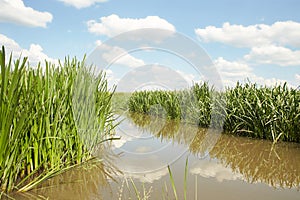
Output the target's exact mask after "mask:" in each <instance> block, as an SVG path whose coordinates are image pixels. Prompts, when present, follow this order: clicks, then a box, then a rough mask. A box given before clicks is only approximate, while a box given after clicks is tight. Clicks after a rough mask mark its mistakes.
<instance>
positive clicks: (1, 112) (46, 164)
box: [0, 47, 113, 197]
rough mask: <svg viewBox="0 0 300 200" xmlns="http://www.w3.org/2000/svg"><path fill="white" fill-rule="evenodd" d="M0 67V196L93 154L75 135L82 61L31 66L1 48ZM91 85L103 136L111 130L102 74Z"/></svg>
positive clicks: (108, 100)
mask: <svg viewBox="0 0 300 200" xmlns="http://www.w3.org/2000/svg"><path fill="white" fill-rule="evenodd" d="M0 65H1V74H0V128H1V131H0V186H1V188H0V189H1V190H0V197H1V195H4V194H6V193H9V192H11V191H13V190H18V191H27V190H30V189H32V188H33V187H34V186H36V185H37V184H39V183H40V182H42V181H43V180H45V179H47V178H49V177H52V176H53V175H55V174H58V173H60V172H62V171H63V170H65V169H68V168H70V167H72V166H74V165H77V164H80V163H82V162H85V161H87V160H89V159H91V158H92V157H93V155H92V154H91V152H90V151H89V150H90V146H89V147H86V146H85V141H83V139H82V137H81V136H80V134H79V130H78V127H77V126H76V123H75V120H74V116H73V115H74V113H73V111H72V102H73V101H72V100H73V99H72V98H73V95H72V92H73V90H74V81H75V79H76V78H75V77H76V75H77V73H78V72H79V70H80V69H83V68H85V66H84V61H82V62H80V61H78V60H77V59H76V58H74V59H69V58H66V59H65V61H64V63H59V66H54V65H51V64H50V63H49V62H45V67H41V65H38V66H37V67H36V68H35V69H34V68H31V67H30V66H29V63H28V61H27V58H23V59H21V58H20V59H17V60H15V61H13V60H12V56H10V57H9V58H8V59H6V58H5V49H4V47H2V50H1V51H0ZM95 84H96V86H97V87H95V88H96V90H95V91H93V92H95V93H96V95H97V98H98V99H97V103H96V112H97V116H98V121H101V122H102V125H101V128H100V129H101V130H100V131H102V132H103V133H104V134H103V135H102V136H103V137H104V136H105V135H108V134H110V131H111V130H112V128H113V124H112V120H113V119H112V114H111V106H110V99H111V96H112V92H111V91H110V90H109V89H108V88H107V83H106V80H105V75H104V74H101V75H100V78H99V79H97V80H96V81H95ZM83 89H84V88H83ZM98 131H99V130H98ZM99 140H100V141H95V142H94V144H98V143H99V142H101V138H99Z"/></svg>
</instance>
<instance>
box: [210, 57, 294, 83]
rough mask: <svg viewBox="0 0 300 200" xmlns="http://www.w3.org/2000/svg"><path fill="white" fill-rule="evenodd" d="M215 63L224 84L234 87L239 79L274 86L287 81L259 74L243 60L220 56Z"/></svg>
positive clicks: (241, 81) (242, 81)
mask: <svg viewBox="0 0 300 200" xmlns="http://www.w3.org/2000/svg"><path fill="white" fill-rule="evenodd" d="M214 64H215V67H216V68H217V70H218V72H219V74H220V76H221V78H222V81H223V84H224V85H225V86H229V87H234V86H235V85H236V83H237V81H239V82H240V83H244V82H247V81H248V80H249V81H250V82H252V83H257V84H258V85H263V86H264V85H266V86H274V85H278V84H283V83H284V82H287V81H286V80H282V79H277V78H264V77H261V76H257V75H256V74H255V73H254V72H253V69H252V68H251V67H250V66H249V65H248V64H247V63H244V62H241V61H240V62H239V61H228V60H225V59H224V58H222V57H219V58H218V59H216V60H215V61H214ZM289 86H291V87H294V85H292V84H289Z"/></svg>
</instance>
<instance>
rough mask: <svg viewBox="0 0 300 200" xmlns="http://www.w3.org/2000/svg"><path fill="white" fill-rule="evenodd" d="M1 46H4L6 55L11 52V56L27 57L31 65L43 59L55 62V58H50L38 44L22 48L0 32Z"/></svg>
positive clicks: (15, 57)
mask: <svg viewBox="0 0 300 200" xmlns="http://www.w3.org/2000/svg"><path fill="white" fill-rule="evenodd" d="M0 41H1V46H2V45H4V46H5V51H6V54H7V56H8V55H9V54H10V53H11V52H12V53H13V58H14V59H17V58H19V57H20V55H22V56H24V57H25V56H26V57H28V60H29V62H30V64H31V66H35V65H37V64H38V63H39V62H43V61H45V60H47V61H50V62H51V63H55V64H56V63H57V60H56V59H53V58H50V57H49V56H47V55H46V54H45V53H44V52H43V48H42V47H41V46H40V45H39V44H31V45H30V47H29V49H23V48H21V47H20V46H19V44H18V43H17V42H16V41H14V40H13V39H11V38H9V37H7V36H5V35H3V34H0Z"/></svg>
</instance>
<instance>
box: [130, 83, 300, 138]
mask: <svg viewBox="0 0 300 200" xmlns="http://www.w3.org/2000/svg"><path fill="white" fill-rule="evenodd" d="M128 105H129V110H130V111H132V112H138V113H145V114H150V115H156V116H166V117H167V118H168V119H176V120H181V121H184V122H192V123H195V122H196V123H197V124H198V125H199V126H200V127H212V128H223V130H224V131H226V132H230V133H232V134H235V135H241V136H247V137H254V138H261V139H268V140H272V141H273V142H274V143H276V142H277V141H279V140H283V141H292V142H300V126H299V124H300V91H299V90H297V89H293V88H289V87H288V86H287V84H286V83H285V84H283V85H277V86H273V87H266V86H258V85H256V84H252V83H246V84H244V85H242V84H240V83H237V84H236V86H235V87H234V88H227V89H226V90H225V91H224V92H217V91H215V90H214V89H213V88H210V87H209V86H208V84H207V83H204V84H201V85H200V84H195V85H194V86H193V87H192V88H191V89H190V90H184V91H140V92H134V93H133V94H132V95H131V97H130V99H129V103H128ZM154 105H155V106H154ZM157 105H160V106H157ZM153 107H154V108H160V109H151V108H153ZM153 110H154V111H153ZM162 113H163V114H162ZM211 116H213V117H211Z"/></svg>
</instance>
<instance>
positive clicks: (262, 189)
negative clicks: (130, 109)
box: [14, 114, 300, 200]
mask: <svg viewBox="0 0 300 200" xmlns="http://www.w3.org/2000/svg"><path fill="white" fill-rule="evenodd" d="M120 120H121V121H122V122H121V124H120V125H119V126H118V128H117V129H116V136H120V137H121V139H120V140H115V141H113V142H112V143H111V144H110V147H109V148H108V146H107V148H106V150H105V149H104V150H102V151H101V157H105V161H103V162H101V163H99V162H97V163H96V164H91V163H88V164H85V165H83V166H81V167H77V168H74V169H72V170H70V171H68V172H66V173H64V174H61V175H59V176H56V177H54V178H52V179H49V180H47V181H45V182H44V183H43V184H42V185H41V186H40V187H39V188H36V189H34V190H32V191H30V192H28V193H25V194H15V195H14V197H15V198H17V199H35V198H37V197H40V198H44V197H46V198H49V199H105V200H106V199H138V197H140V198H139V199H164V198H165V199H174V192H173V189H172V185H171V181H170V175H169V171H168V168H167V166H168V165H169V166H170V170H171V173H172V175H173V178H174V182H175V187H176V194H177V196H178V199H184V191H186V194H187V199H189V200H190V199H222V200H226V199H230V200H232V199H243V200H246V199H251V200H252V199H272V200H275V199H299V197H300V196H299V195H300V190H299V189H300V145H299V144H294V143H284V142H281V143H278V144H276V145H275V146H274V145H272V142H270V141H264V140H255V139H250V138H244V137H234V136H231V135H226V134H219V132H218V131H213V130H207V129H199V128H198V127H197V126H193V125H189V124H181V123H179V122H174V121H167V120H163V119H160V118H154V117H150V116H145V115H136V114H135V115H134V114H127V115H126V116H121V117H120ZM107 149H111V150H107ZM186 162H187V166H186ZM185 169H187V172H188V173H187V176H186V181H185V175H184V174H185ZM185 183H186V187H185ZM136 190H137V191H138V193H136ZM144 197H147V198H144Z"/></svg>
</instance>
